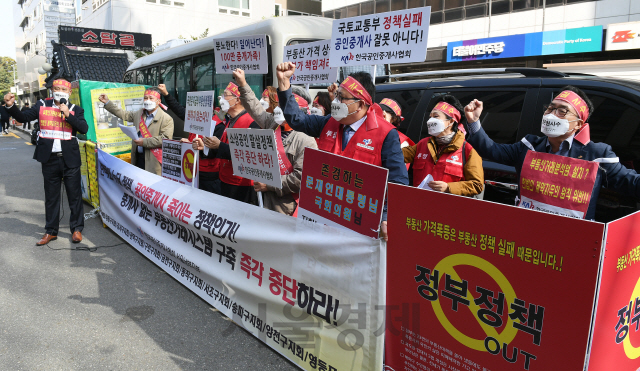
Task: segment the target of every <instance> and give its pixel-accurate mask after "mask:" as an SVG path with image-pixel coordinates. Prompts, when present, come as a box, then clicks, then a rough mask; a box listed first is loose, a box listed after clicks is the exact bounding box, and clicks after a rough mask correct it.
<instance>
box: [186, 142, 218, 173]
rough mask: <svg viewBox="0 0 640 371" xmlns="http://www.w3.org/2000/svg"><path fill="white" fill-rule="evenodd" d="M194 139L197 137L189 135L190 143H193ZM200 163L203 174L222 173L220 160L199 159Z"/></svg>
mask: <svg viewBox="0 0 640 371" xmlns="http://www.w3.org/2000/svg"><path fill="white" fill-rule="evenodd" d="M194 139H196V135H195V134H193V133H189V142H193V140H194ZM198 161H200V164H199V166H198V168H199V169H200V171H201V172H203V173H217V172H219V171H220V159H219V158H203V159H200V158H199V159H198Z"/></svg>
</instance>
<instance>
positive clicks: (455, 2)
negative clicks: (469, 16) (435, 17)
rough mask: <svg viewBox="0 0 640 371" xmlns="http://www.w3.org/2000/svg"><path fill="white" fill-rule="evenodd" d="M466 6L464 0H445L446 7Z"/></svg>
mask: <svg viewBox="0 0 640 371" xmlns="http://www.w3.org/2000/svg"><path fill="white" fill-rule="evenodd" d="M463 6H464V0H444V8H445V9H455V8H462V7H463Z"/></svg>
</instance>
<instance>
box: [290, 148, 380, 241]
mask: <svg viewBox="0 0 640 371" xmlns="http://www.w3.org/2000/svg"><path fill="white" fill-rule="evenodd" d="M302 169H303V170H302V181H301V184H300V201H299V203H298V208H299V209H298V218H302V219H304V220H307V221H313V222H316V223H322V224H326V225H333V226H340V227H343V228H348V229H351V230H353V231H356V232H358V233H360V234H363V235H365V236H369V237H372V238H377V237H378V229H379V227H380V220H381V219H382V210H383V208H384V196H385V192H386V190H387V176H388V175H389V170H387V169H385V168H382V167H379V166H375V165H371V164H367V163H364V162H361V161H357V160H353V159H350V158H347V157H343V156H339V155H335V154H333V153H329V152H325V151H320V150H317V149H313V148H307V149H305V150H304V163H303V167H302Z"/></svg>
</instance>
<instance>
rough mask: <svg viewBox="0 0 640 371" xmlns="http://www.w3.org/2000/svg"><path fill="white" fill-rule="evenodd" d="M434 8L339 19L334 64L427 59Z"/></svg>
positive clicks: (335, 27)
mask: <svg viewBox="0 0 640 371" xmlns="http://www.w3.org/2000/svg"><path fill="white" fill-rule="evenodd" d="M430 17H431V7H430V6H427V7H423V8H413V9H406V10H399V11H395V12H388V13H378V14H370V15H363V16H359V17H351V18H343V19H336V20H334V21H333V30H332V32H331V54H330V57H329V61H330V63H329V65H330V66H331V67H344V66H359V65H371V64H386V63H412V62H424V61H425V59H426V58H427V39H428V35H429V19H430Z"/></svg>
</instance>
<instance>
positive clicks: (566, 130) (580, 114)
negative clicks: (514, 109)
mask: <svg viewBox="0 0 640 371" xmlns="http://www.w3.org/2000/svg"><path fill="white" fill-rule="evenodd" d="M482 108H483V107H482V102H480V101H478V100H477V99H476V100H474V101H472V102H471V103H469V104H468V105H467V106H466V107H465V115H466V117H467V122H469V123H470V124H469V136H468V138H467V141H468V142H469V143H470V144H471V145H472V146H473V148H475V149H476V150H477V151H478V153H479V154H480V156H482V157H483V158H485V159H487V160H491V161H495V162H497V163H501V164H504V165H508V166H514V167H515V168H516V172H517V173H518V177H520V174H521V172H522V170H523V169H522V167H523V163H524V160H525V156H526V155H527V152H528V151H534V152H542V153H550V154H553V155H558V156H564V157H571V158H575V159H580V160H586V161H590V162H596V163H598V165H599V166H598V172H597V175H596V178H595V184H594V187H593V191H592V194H591V199H590V202H589V206H588V209H587V212H586V214H585V215H584V218H585V219H587V220H592V219H594V216H595V209H596V202H597V200H598V194H599V192H600V188H601V187H602V186H605V187H607V188H611V189H614V190H616V191H619V192H621V193H624V194H628V195H632V196H636V197H640V176H639V175H638V174H637V173H636V172H635V171H634V170H630V169H627V168H625V167H624V166H622V165H621V164H620V162H619V159H618V157H617V156H616V154H615V153H614V152H613V151H612V150H611V146H609V145H608V144H605V143H594V142H592V141H591V140H590V134H589V124H588V123H587V120H588V118H589V116H590V114H591V112H593V103H591V101H590V100H589V98H588V97H587V95H586V94H585V93H584V92H583V91H582V90H580V89H578V88H576V87H574V86H566V87H564V88H563V89H562V92H561V93H560V94H558V95H557V96H556V97H555V98H554V99H553V101H551V103H550V104H548V105H546V106H545V107H544V109H545V112H544V116H543V118H542V123H541V131H542V133H543V134H544V135H545V136H542V137H539V136H535V135H531V134H530V135H527V136H525V137H524V138H522V140H521V141H520V142H518V143H515V144H498V143H495V142H494V141H493V140H491V138H489V136H488V135H487V133H486V132H485V131H484V129H482V127H481V124H480V114H481V113H482ZM519 196H520V195H519Z"/></svg>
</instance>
